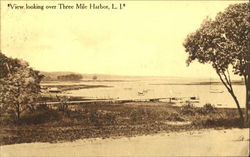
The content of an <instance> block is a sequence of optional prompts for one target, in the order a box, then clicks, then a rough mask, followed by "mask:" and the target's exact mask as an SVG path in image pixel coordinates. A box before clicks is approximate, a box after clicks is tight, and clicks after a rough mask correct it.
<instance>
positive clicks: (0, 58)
mask: <svg viewBox="0 0 250 157" xmlns="http://www.w3.org/2000/svg"><path fill="white" fill-rule="evenodd" d="M41 79H42V75H40V74H39V72H38V71H35V70H33V69H32V68H30V67H29V64H28V63H27V62H25V61H23V60H20V59H13V58H9V57H6V56H5V55H4V54H3V53H1V52H0V105H1V107H2V108H5V109H7V110H11V111H13V113H15V115H16V118H17V119H19V118H20V116H21V113H22V112H24V111H25V110H27V109H30V108H32V107H33V105H34V103H35V99H36V98H37V96H38V94H39V92H40V81H41Z"/></svg>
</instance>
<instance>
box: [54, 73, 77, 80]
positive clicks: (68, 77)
mask: <svg viewBox="0 0 250 157" xmlns="http://www.w3.org/2000/svg"><path fill="white" fill-rule="evenodd" d="M57 79H58V80H61V81H78V80H81V79H82V75H81V74H68V75H60V76H57Z"/></svg>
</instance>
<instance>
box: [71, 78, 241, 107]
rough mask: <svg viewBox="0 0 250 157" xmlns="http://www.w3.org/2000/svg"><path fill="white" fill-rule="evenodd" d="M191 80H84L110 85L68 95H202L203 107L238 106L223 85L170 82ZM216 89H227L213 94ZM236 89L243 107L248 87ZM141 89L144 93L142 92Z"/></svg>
mask: <svg viewBox="0 0 250 157" xmlns="http://www.w3.org/2000/svg"><path fill="white" fill-rule="evenodd" d="M184 81H185V83H189V82H191V81H193V80H187V79H185V80H180V79H179V80H178V79H168V80H166V79H163V80H159V79H158V80H155V79H154V80H150V79H145V80H127V81H122V82H81V83H77V84H88V85H107V86H112V87H108V88H91V89H81V90H72V91H68V92H67V93H66V95H69V96H82V97H86V98H101V99H119V100H126V99H150V98H151V99H152V98H167V97H182V98H183V97H193V96H195V97H198V98H199V99H200V103H197V104H196V105H197V106H203V105H204V104H206V103H211V104H213V105H215V106H217V107H228V108H235V107H236V105H235V103H234V100H233V98H232V97H231V96H230V94H229V93H228V92H227V90H226V88H225V87H224V86H223V85H176V84H175V85H169V83H184ZM211 89H212V90H218V91H221V92H222V91H223V92H222V93H211V92H210V91H211ZM234 91H235V93H236V95H237V97H238V100H239V102H240V104H241V107H244V105H245V86H243V85H234ZM138 92H140V93H143V94H138Z"/></svg>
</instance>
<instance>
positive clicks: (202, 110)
mask: <svg viewBox="0 0 250 157" xmlns="http://www.w3.org/2000/svg"><path fill="white" fill-rule="evenodd" d="M214 112H215V108H214V106H212V105H211V104H205V105H204V106H203V107H201V108H198V109H197V113H199V114H203V115H206V114H209V113H214Z"/></svg>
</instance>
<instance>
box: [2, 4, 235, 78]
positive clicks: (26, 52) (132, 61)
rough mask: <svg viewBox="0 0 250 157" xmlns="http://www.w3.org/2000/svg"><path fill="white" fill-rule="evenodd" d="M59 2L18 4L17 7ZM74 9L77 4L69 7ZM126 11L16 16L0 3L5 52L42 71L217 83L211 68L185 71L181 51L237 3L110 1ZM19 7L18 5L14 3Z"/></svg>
mask: <svg viewBox="0 0 250 157" xmlns="http://www.w3.org/2000/svg"><path fill="white" fill-rule="evenodd" d="M26 3H27V4H28V5H33V4H36V5H37V4H38V5H57V4H58V3H59V2H58V1H54V2H53V1H50V2H41V1H38V2H36V3H35V1H31V2H28V1H23V2H22V1H17V2H15V4H18V5H25V4H26ZM64 3H65V4H68V5H75V4H76V3H77V2H67V1H66V2H64ZM79 3H85V4H86V5H89V3H95V4H100V3H101V4H103V5H110V4H111V3H114V4H117V5H118V4H119V3H125V7H124V8H123V9H122V10H76V9H74V10H60V9H56V10H39V9H36V10H12V9H10V8H9V7H7V4H9V2H8V1H2V2H1V51H2V53H4V54H5V55H7V56H10V57H17V58H22V59H24V60H26V61H28V62H29V64H30V66H31V67H33V68H34V69H36V70H41V71H72V72H79V73H90V74H91V73H101V74H115V75H136V76H138V75H149V76H181V77H216V73H215V72H214V70H213V69H212V67H211V65H203V64H200V63H196V62H194V63H192V64H191V65H190V66H189V67H187V65H186V62H185V61H186V58H187V54H186V53H185V49H184V47H183V45H182V43H183V41H184V39H185V38H186V36H187V35H188V34H189V33H191V32H194V31H195V30H196V29H197V28H199V26H200V24H201V23H202V21H203V20H204V19H205V18H206V16H209V17H212V18H213V17H214V16H215V15H216V14H217V13H218V12H219V11H223V10H224V9H225V8H226V7H227V6H228V5H229V4H232V3H235V2H234V1H191V2H186V1H135V2H132V1H125V2H122V1H121V2H119V1H113V2H112V1H111V2H109V1H106V2H100V1H97V2H94V1H93V2H92V1H87V2H83V1H80V2H79ZM13 4H14V3H13Z"/></svg>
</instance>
